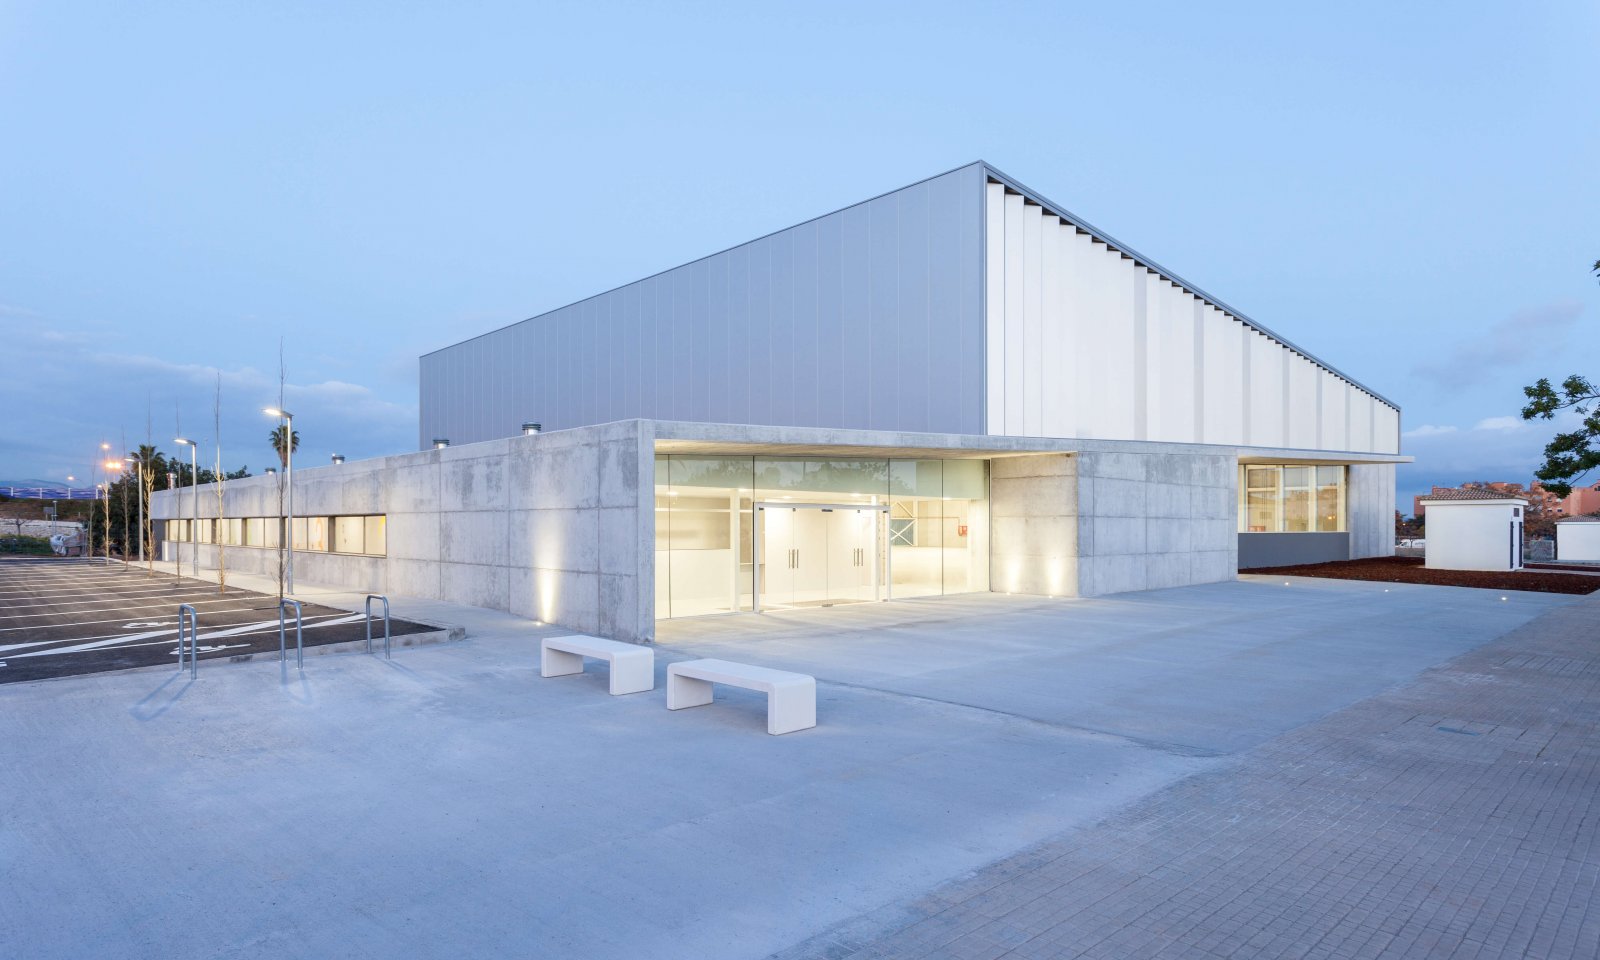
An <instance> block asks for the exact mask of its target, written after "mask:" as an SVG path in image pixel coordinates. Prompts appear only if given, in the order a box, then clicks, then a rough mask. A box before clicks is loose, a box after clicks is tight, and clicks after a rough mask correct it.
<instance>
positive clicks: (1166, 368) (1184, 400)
mask: <svg viewBox="0 0 1600 960" xmlns="http://www.w3.org/2000/svg"><path fill="white" fill-rule="evenodd" d="M1150 278H1151V282H1150V300H1149V302H1150V305H1151V310H1150V320H1151V323H1150V326H1149V328H1148V330H1149V342H1148V344H1147V345H1146V348H1145V349H1146V353H1147V355H1148V356H1149V357H1150V374H1149V378H1148V383H1149V395H1150V399H1149V405H1150V407H1149V409H1150V428H1149V431H1148V438H1149V439H1151V440H1163V441H1168V442H1172V443H1183V442H1190V441H1194V440H1196V439H1198V438H1197V437H1196V436H1195V373H1196V370H1197V369H1198V368H1199V365H1200V357H1201V350H1202V349H1203V346H1204V345H1203V344H1197V343H1196V342H1195V309H1194V305H1195V300H1194V298H1193V297H1191V296H1190V295H1189V294H1187V293H1185V292H1184V291H1183V290H1182V289H1181V288H1179V287H1177V286H1175V285H1174V284H1172V283H1171V282H1169V281H1167V280H1166V279H1164V278H1162V277H1160V276H1158V275H1156V274H1151V275H1150Z"/></svg>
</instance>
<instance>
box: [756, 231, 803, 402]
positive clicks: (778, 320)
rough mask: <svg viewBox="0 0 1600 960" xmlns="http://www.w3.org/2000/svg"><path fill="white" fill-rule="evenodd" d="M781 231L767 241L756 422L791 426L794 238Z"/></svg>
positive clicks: (793, 365)
mask: <svg viewBox="0 0 1600 960" xmlns="http://www.w3.org/2000/svg"><path fill="white" fill-rule="evenodd" d="M796 229H798V228H796ZM795 232H796V231H795V230H785V231H784V232H782V233H776V234H773V235H772V236H771V237H769V238H767V254H768V259H767V263H768V266H769V268H770V269H769V273H768V278H769V282H768V286H767V332H768V334H769V336H771V338H772V339H771V342H770V343H769V345H768V346H769V349H770V354H769V355H770V358H771V359H770V360H769V363H770V364H771V365H770V366H769V367H768V368H767V378H766V381H767V390H766V394H767V408H766V413H765V414H763V415H762V416H761V418H760V420H759V421H758V422H760V423H773V424H779V425H781V426H793V425H794V391H795V387H796V386H797V384H796V382H795V357H794V341H795V329H794V309H793V308H794V235H795Z"/></svg>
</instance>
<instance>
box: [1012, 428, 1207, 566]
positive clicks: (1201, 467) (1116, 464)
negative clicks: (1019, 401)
mask: <svg viewBox="0 0 1600 960" xmlns="http://www.w3.org/2000/svg"><path fill="white" fill-rule="evenodd" d="M1141 446H1144V449H1146V450H1149V449H1150V447H1148V446H1145V445H1141ZM1237 475H1238V468H1237V461H1236V459H1235V457H1234V456H1233V455H1232V454H1231V453H1143V452H1141V453H1113V452H1096V453H1079V454H1073V455H1070V456H1068V455H1064V454H1054V455H1042V456H1029V457H1001V458H997V459H995V460H994V461H992V463H991V464H990V473H989V502H990V515H991V517H993V520H992V521H991V528H990V541H989V542H990V551H991V552H990V586H991V589H993V590H995V591H998V592H1002V593H1030V594H1039V595H1045V596H1082V597H1096V596H1102V595H1105V594H1109V593H1124V592H1127V591H1130V590H1153V589H1157V588H1161V587H1178V586H1184V585H1187V584H1191V583H1214V582H1217V581H1221V580H1232V579H1233V578H1234V577H1235V576H1236V574H1237V573H1238V542H1237V537H1236V534H1235V532H1234V531H1235V529H1236V524H1237V521H1236V520H1235V518H1234V503H1235V501H1236V500H1237V499H1238V493H1237V489H1236V484H1237V479H1236V478H1237Z"/></svg>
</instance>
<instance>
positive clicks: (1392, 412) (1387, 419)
mask: <svg viewBox="0 0 1600 960" xmlns="http://www.w3.org/2000/svg"><path fill="white" fill-rule="evenodd" d="M1372 412H1373V417H1374V419H1375V422H1376V427H1375V428H1374V429H1375V433H1374V434H1373V437H1372V442H1373V445H1374V446H1375V447H1376V448H1377V451H1378V452H1379V453H1399V452H1400V411H1398V410H1396V409H1395V408H1393V407H1391V406H1389V405H1388V404H1384V403H1375V404H1373V406H1372Z"/></svg>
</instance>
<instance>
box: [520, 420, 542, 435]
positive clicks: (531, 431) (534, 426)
mask: <svg viewBox="0 0 1600 960" xmlns="http://www.w3.org/2000/svg"><path fill="white" fill-rule="evenodd" d="M543 429H544V424H542V423H534V422H533V421H532V420H529V421H528V422H526V423H524V424H523V425H522V435H523V436H524V437H535V436H538V435H539V431H541V430H543Z"/></svg>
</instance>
